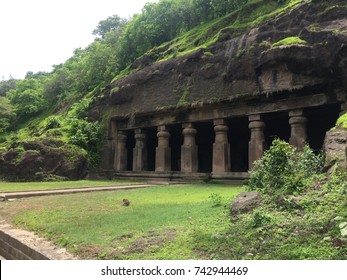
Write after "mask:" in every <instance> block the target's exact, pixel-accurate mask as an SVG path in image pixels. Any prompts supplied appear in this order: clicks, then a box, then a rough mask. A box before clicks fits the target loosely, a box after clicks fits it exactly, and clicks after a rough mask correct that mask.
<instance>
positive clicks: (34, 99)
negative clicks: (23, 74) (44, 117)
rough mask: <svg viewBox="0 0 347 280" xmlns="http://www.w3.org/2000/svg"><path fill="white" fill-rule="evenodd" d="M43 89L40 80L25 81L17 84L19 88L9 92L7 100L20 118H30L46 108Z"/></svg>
mask: <svg viewBox="0 0 347 280" xmlns="http://www.w3.org/2000/svg"><path fill="white" fill-rule="evenodd" d="M42 93H43V87H42V84H41V81H40V80H39V79H35V78H30V79H24V80H21V81H19V82H18V83H17V88H16V89H12V90H10V91H8V92H7V95H6V96H7V98H8V99H9V100H10V101H11V104H12V106H13V107H14V108H15V111H16V113H17V115H18V118H24V117H30V116H32V115H35V114H37V113H38V112H40V111H42V110H43V109H44V107H45V102H44V99H43V95H42Z"/></svg>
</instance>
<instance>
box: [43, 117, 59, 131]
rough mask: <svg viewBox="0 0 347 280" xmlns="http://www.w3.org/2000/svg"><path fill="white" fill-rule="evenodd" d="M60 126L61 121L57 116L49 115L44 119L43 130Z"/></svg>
mask: <svg viewBox="0 0 347 280" xmlns="http://www.w3.org/2000/svg"><path fill="white" fill-rule="evenodd" d="M60 127H61V121H60V119H59V117H57V116H50V117H49V118H47V120H46V125H45V128H44V129H45V130H49V129H54V128H60Z"/></svg>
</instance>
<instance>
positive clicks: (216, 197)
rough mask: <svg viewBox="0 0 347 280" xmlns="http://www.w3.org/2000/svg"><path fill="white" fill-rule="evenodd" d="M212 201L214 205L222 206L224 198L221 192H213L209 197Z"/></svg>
mask: <svg viewBox="0 0 347 280" xmlns="http://www.w3.org/2000/svg"><path fill="white" fill-rule="evenodd" d="M208 198H209V199H210V201H211V202H212V207H219V206H222V202H223V200H222V199H223V198H222V196H221V195H220V194H218V193H211V194H210V196H209V197H208Z"/></svg>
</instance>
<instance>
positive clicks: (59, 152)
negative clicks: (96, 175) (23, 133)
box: [0, 139, 88, 181]
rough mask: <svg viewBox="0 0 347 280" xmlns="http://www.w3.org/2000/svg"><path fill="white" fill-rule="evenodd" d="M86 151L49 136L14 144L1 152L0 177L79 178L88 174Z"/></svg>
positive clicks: (27, 179) (15, 179) (31, 179)
mask: <svg viewBox="0 0 347 280" xmlns="http://www.w3.org/2000/svg"><path fill="white" fill-rule="evenodd" d="M87 163H88V161H87V153H86V152H85V151H84V150H83V149H81V148H78V147H76V146H74V145H69V144H66V143H64V142H62V141H57V140H52V139H36V140H32V141H27V142H21V143H16V144H14V145H13V146H12V148H11V149H10V150H9V151H7V152H5V153H2V154H0V178H3V179H6V180H10V181H24V180H25V181H42V180H47V178H48V179H49V178H53V177H54V178H57V177H59V178H61V179H64V178H65V179H69V180H78V179H82V178H83V177H85V176H86V173H87V171H86V170H87Z"/></svg>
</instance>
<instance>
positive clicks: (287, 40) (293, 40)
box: [272, 37, 307, 47]
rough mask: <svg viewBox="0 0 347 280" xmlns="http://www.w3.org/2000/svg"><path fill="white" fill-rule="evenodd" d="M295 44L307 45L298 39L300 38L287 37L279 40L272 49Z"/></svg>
mask: <svg viewBox="0 0 347 280" xmlns="http://www.w3.org/2000/svg"><path fill="white" fill-rule="evenodd" d="M295 44H307V42H306V41H305V40H303V39H300V37H287V38H284V39H282V40H279V41H278V42H276V43H273V44H272V47H279V46H288V45H295Z"/></svg>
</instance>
